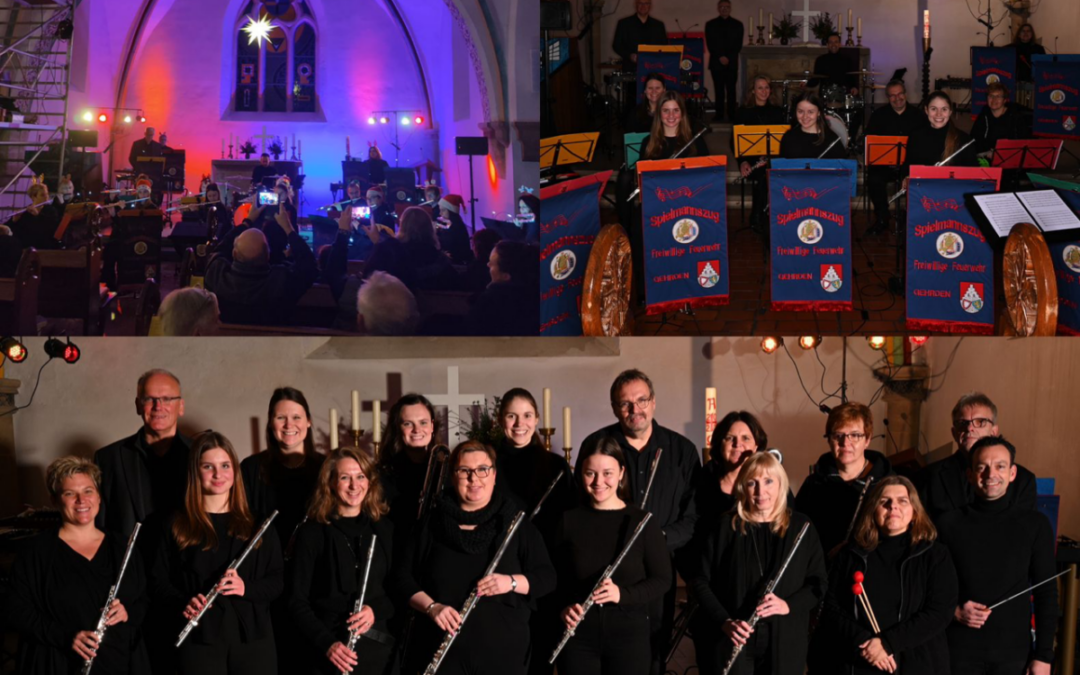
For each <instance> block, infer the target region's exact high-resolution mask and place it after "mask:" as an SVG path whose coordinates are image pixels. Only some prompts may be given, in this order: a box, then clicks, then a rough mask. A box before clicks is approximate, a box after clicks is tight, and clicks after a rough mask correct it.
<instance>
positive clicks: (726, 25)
mask: <svg viewBox="0 0 1080 675" xmlns="http://www.w3.org/2000/svg"><path fill="white" fill-rule="evenodd" d="M716 11H717V13H719V14H720V16H718V17H716V18H715V19H711V20H709V21H707V22H706V23H705V46H706V47H707V48H708V50H709V71H710V72H712V77H713V86H714V87H715V89H716V93H715V96H714V98H715V100H716V117H717V118H721V117H723V116H724V115H726V116H727V118H728V119H733V118H734V117H735V106H736V102H735V80H736V79H737V78H738V77H739V52H740V51H741V50H742V44H743V25H742V22H741V21H739V20H738V19H733V18H731V0H719V1H718V2H717V3H716ZM725 100H726V103H727V105H726V106H725Z"/></svg>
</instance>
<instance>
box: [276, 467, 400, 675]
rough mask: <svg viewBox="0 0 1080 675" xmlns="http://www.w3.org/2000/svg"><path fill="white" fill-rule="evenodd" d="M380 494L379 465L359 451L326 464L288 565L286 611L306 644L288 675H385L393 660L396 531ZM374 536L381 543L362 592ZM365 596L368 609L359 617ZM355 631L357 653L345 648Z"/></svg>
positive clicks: (377, 544)
mask: <svg viewBox="0 0 1080 675" xmlns="http://www.w3.org/2000/svg"><path fill="white" fill-rule="evenodd" d="M382 494H383V493H382V486H381V485H380V484H379V477H378V471H377V470H376V468H375V463H374V461H373V460H372V459H371V458H370V457H369V456H368V455H367V454H366V453H364V452H361V451H359V450H358V449H357V448H348V447H346V448H337V449H336V450H333V451H332V452H331V453H330V455H329V456H328V457H327V458H326V461H325V462H324V463H323V466H322V470H321V471H320V472H319V478H318V483H317V487H316V491H315V495H314V498H313V500H312V503H311V508H310V510H309V511H308V519H307V521H306V522H305V523H304V524H303V525H302V526H301V527H300V530H299V531H298V532H297V535H296V546H295V549H294V553H293V558H292V563H291V565H292V571H291V574H290V579H291V583H290V591H289V597H288V604H289V611H290V612H291V613H292V615H293V618H294V623H295V625H296V629H297V631H298V632H299V633H300V635H302V636H303V638H304V640H305V641H306V645H305V647H304V649H303V650H302V653H301V655H300V658H299V659H298V663H300V664H302V665H301V667H299V668H298V669H297V670H291V671H288V672H294V673H310V674H311V675H338V673H342V672H353V671H356V672H360V673H370V674H371V675H382V674H383V673H386V672H388V668H389V666H390V664H391V662H392V661H393V655H394V651H393V645H394V639H393V638H392V637H391V636H390V633H389V628H388V626H387V620H388V619H389V618H390V617H392V616H393V613H394V604H393V602H392V601H391V598H390V595H389V591H388V586H389V584H388V581H389V579H390V576H391V569H392V563H391V561H392V560H393V549H394V545H393V531H394V528H393V525H392V524H391V523H390V521H389V519H387V518H386V513H387V511H388V510H389V507H388V506H387V504H386V502H385V501H383V498H382ZM372 537H376V538H377V539H376V541H375V552H374V554H373V556H372V559H371V569H370V572H368V578H367V586H366V587H365V586H363V583H364V574H365V570H366V567H367V554H368V551H369V550H370V547H371V543H372ZM361 592H363V594H364V605H363V607H362V608H361V610H360V611H359V612H356V611H354V610H355V606H356V602H357V600H358V599H359V597H360V594H361ZM350 630H356V631H358V632H359V633H360V635H361V638H360V639H359V641H357V643H356V648H355V650H350V649H349V648H348V641H349V631H350ZM277 637H278V639H281V637H282V636H281V635H280V634H277ZM282 672H285V671H282Z"/></svg>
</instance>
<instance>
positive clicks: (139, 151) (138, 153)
mask: <svg viewBox="0 0 1080 675" xmlns="http://www.w3.org/2000/svg"><path fill="white" fill-rule="evenodd" d="M164 154H165V146H164V145H162V144H161V143H158V142H157V141H155V140H154V127H146V130H145V131H144V132H143V137H142V138H140V139H139V140H137V141H135V142H134V143H132V144H131V150H130V151H128V164H130V165H131V166H132V167H134V166H135V163H136V162H137V161H138V158H139V157H162V156H163V155H164Z"/></svg>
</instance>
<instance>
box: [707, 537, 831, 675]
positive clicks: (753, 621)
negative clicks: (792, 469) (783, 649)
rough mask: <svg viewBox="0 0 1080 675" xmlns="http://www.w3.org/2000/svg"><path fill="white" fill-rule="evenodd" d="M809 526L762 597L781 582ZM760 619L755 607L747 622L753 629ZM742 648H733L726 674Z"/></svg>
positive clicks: (725, 668)
mask: <svg viewBox="0 0 1080 675" xmlns="http://www.w3.org/2000/svg"><path fill="white" fill-rule="evenodd" d="M809 528H810V523H809V522H806V523H803V526H802V529H801V530H799V536H797V537H795V545H794V546H792V547H791V552H790V553H788V555H787V558H785V559H784V564H783V565H781V566H780V570H779V571H777V573H776V576H775V577H773V578H772V579H771V580H770V581H769V585H767V586H766V587H765V592H764V593H762V594H761V597H762V598H764V597H765V596H766V595H768V594H770V593H772V592H773V591H775V590H776V586H777V584H779V583H780V578H781V577H783V576H784V572H786V571H787V568H788V565H790V564H791V560H792V558H794V557H795V552H796V551H798V550H799V544H801V543H802V540H803V537H805V536H806V531H807V530H808V529H809ZM758 604H761V602H760V601H759V602H758ZM760 620H761V617H760V616H758V613H757V610H756V609H755V610H754V614H753V615H752V616H751V617H750V620H749V621H747V623H748V624H750V628H751V629H753V627H754V626H756V625H757V622H758V621H760ZM742 648H743V645H735V649H734V650H732V652H731V656H730V657H728V662H727V665H726V666H724V675H728V673H730V672H731V667H732V666H734V665H735V659H737V658H739V652H741V651H742Z"/></svg>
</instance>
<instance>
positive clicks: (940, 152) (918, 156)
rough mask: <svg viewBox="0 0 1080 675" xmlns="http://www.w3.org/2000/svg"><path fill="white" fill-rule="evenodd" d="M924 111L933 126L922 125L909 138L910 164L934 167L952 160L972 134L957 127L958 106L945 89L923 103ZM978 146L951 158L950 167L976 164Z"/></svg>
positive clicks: (907, 160) (909, 165)
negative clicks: (955, 115)
mask: <svg viewBox="0 0 1080 675" xmlns="http://www.w3.org/2000/svg"><path fill="white" fill-rule="evenodd" d="M922 108H923V112H925V113H926V117H927V119H928V120H929V121H930V124H929V126H925V127H921V128H919V129H917V130H915V131H913V132H912V133H911V136H909V137H908V148H907V159H906V161H905V166H906V167H912V166H932V165H934V164H937V163H938V162H940V161H943V160H945V159H948V158H949V157H951V156H952V155H953V153H955V152H956V151H957V150H959V149H960V148H962V147H964V145H965V144H966V143H967V142H968V140H970V139H969V137H968V135H967V134H966V133H964V132H963V131H960V129H957V128H956V122H955V120H954V119H953V114H954V113H955V112H956V106H954V105H953V102H952V99H951V98H949V95H948V94H946V93H945V92H943V91H935V92H933V93H932V94H930V96H929V98H927V99H926V101H925V102H923V106H922ZM977 163H978V160H977V159H976V157H975V148H974V146H969V147H968V148H967V149H966V150H965V151H964V152H962V153H960V154H959V155H957V156H956V157H953V158H952V159H951V160H949V166H975V165H976V164H977Z"/></svg>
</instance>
